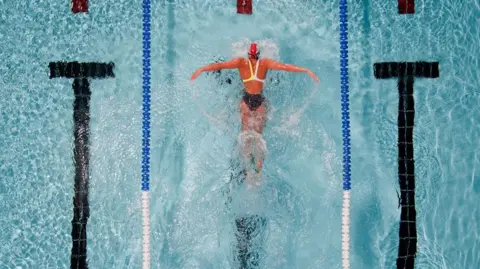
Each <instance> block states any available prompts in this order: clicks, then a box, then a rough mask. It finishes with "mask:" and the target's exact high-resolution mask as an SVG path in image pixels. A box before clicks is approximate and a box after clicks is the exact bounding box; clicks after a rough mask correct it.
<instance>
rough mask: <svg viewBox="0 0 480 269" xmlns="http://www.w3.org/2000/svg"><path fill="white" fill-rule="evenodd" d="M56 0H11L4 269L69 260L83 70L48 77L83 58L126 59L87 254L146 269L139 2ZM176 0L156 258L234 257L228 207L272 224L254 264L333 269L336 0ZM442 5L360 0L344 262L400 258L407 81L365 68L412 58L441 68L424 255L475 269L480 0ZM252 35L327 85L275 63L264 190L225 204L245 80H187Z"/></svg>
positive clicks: (97, 95) (5, 46) (422, 164)
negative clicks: (247, 8) (238, 8)
mask: <svg viewBox="0 0 480 269" xmlns="http://www.w3.org/2000/svg"><path fill="white" fill-rule="evenodd" d="M56 2H57V3H54V2H50V1H30V4H23V3H15V2H12V1H9V2H8V3H7V2H5V1H2V2H0V10H1V11H2V12H0V47H1V50H0V59H1V60H2V65H0V97H1V100H2V101H0V113H1V121H0V130H1V131H0V145H1V147H2V149H3V150H2V151H1V153H0V175H1V176H0V178H1V180H0V204H1V206H2V214H1V217H0V253H1V255H0V268H65V267H68V266H69V262H70V261H69V259H70V250H71V235H70V233H71V219H72V197H73V175H74V169H73V165H72V164H73V163H72V150H73V137H72V131H73V117H72V102H73V93H72V88H71V83H72V81H71V80H68V79H52V80H50V79H48V63H49V62H51V61H73V60H78V61H82V62H88V61H101V62H109V61H113V62H114V63H115V66H116V67H115V74H116V77H115V78H114V79H105V80H92V82H91V89H92V101H91V118H92V120H91V123H90V126H91V143H92V145H91V158H90V159H91V162H90V163H91V180H90V182H91V184H90V194H89V199H90V213H91V217H90V219H89V222H88V226H87V228H88V261H89V265H90V268H140V267H141V260H142V256H141V228H142V227H141V211H140V187H141V178H140V166H141V165H140V163H141V159H140V156H141V155H140V154H141V102H142V97H141V56H142V55H141V46H142V44H141V40H142V36H141V17H142V9H141V3H140V2H138V1H137V2H138V3H136V4H132V3H131V2H130V1H125V0H124V1H114V0H107V1H102V2H101V3H100V2H99V1H90V4H89V5H90V13H89V14H88V15H84V14H79V15H73V14H72V13H71V12H70V7H69V6H68V4H67V2H65V1H63V2H62V1H56ZM175 2H176V4H173V5H172V4H166V2H165V1H158V2H154V3H153V6H152V18H153V20H152V122H153V124H152V141H151V145H152V151H151V152H152V156H151V157H152V158H151V165H152V170H151V192H150V195H151V221H152V223H151V227H152V237H151V242H152V249H151V253H152V268H162V269H163V268H172V269H173V268H185V269H188V268H202V269H203V268H230V265H231V261H232V257H233V254H232V252H233V243H234V236H233V226H232V225H233V219H232V212H233V213H235V211H245V210H255V211H259V212H262V213H263V214H265V215H266V216H267V217H268V224H267V228H266V231H265V233H264V236H263V241H264V242H263V257H262V258H263V259H262V260H263V264H262V268H289V269H290V268H302V269H304V268H307V269H308V268H341V263H340V258H341V234H340V220H341V195H342V193H341V191H342V190H341V187H342V173H341V171H342V166H341V160H342V155H341V154H342V144H341V142H342V137H341V121H340V119H341V115H340V83H339V82H340V79H339V45H338V43H339V42H338V31H339V29H338V21H339V18H338V1H296V4H292V2H291V1H278V0H277V1H273V0H265V1H261V2H260V3H258V4H256V5H255V9H254V12H255V14H254V15H253V16H239V15H236V14H235V3H234V2H235V1H220V0H216V1H213V0H210V1H175ZM352 2H353V1H352ZM440 2H441V1H416V12H417V13H416V15H414V16H400V15H397V9H396V1H363V2H362V3H349V4H350V6H349V27H350V32H349V39H350V46H349V51H350V53H349V55H350V61H349V63H350V69H349V70H350V85H351V87H350V91H351V96H350V97H351V98H350V103H351V106H350V107H351V128H352V131H351V133H352V208H351V210H352V211H351V220H352V222H351V268H353V269H357V268H358V269H360V268H393V267H394V266H395V258H396V255H397V244H398V221H399V214H400V210H399V209H398V208H397V205H398V200H397V196H396V192H395V190H396V189H398V183H397V182H398V176H397V174H396V173H397V167H396V166H397V154H398V153H397V145H396V139H397V138H396V136H397V129H396V117H397V105H398V103H397V102H398V93H397V90H396V81H394V80H391V81H378V80H375V79H374V78H373V72H372V65H373V63H374V62H379V61H419V60H423V61H439V62H440V77H439V78H438V79H418V80H416V81H415V98H416V118H415V120H416V122H415V124H416V127H415V133H414V139H415V158H416V182H417V188H416V191H417V196H416V199H417V214H418V215H417V221H418V224H417V228H418V239H419V241H418V254H417V259H416V265H417V267H418V268H426V269H437V268H448V269H463V268H479V267H480V256H479V253H480V250H479V243H480V239H479V235H478V231H479V230H480V227H479V221H478V219H480V211H479V210H478V208H477V205H478V204H479V202H480V178H479V176H478V173H477V172H476V165H477V164H478V163H479V159H478V157H477V154H476V152H477V151H478V148H479V143H478V141H477V139H476V138H477V137H478V132H479V129H478V128H477V126H476V123H477V122H478V119H480V115H479V110H478V108H477V107H478V103H479V100H480V99H479V95H478V93H477V91H476V90H477V89H478V86H479V83H478V80H479V78H480V75H479V73H478V70H479V68H480V66H479V62H478V59H477V58H478V55H479V54H480V49H479V46H478V41H479V40H480V34H479V30H478V28H477V27H476V25H477V24H478V18H479V14H480V7H479V5H478V3H477V2H475V1H452V0H451V1H448V2H445V1H444V2H443V3H440ZM242 37H247V38H250V39H252V40H258V39H265V38H271V39H273V40H274V41H275V42H276V43H277V44H278V45H279V48H280V59H281V60H282V61H285V62H289V63H293V64H297V65H302V66H306V67H309V68H311V69H312V70H313V71H314V72H316V73H317V74H318V75H319V77H320V79H321V84H320V88H319V90H318V92H316V93H314V94H313V95H312V83H311V82H310V80H309V78H308V77H307V76H305V75H303V74H282V75H281V76H280V77H279V78H280V83H279V84H278V85H270V86H268V87H267V89H266V93H265V94H266V97H267V98H268V100H269V102H270V103H271V106H272V108H273V112H272V114H271V119H270V121H269V123H268V125H267V127H266V129H265V135H264V137H265V140H266V142H267V146H268V150H269V154H268V156H267V159H266V162H265V171H264V177H265V182H266V184H265V185H264V187H262V188H261V189H259V190H257V191H256V192H250V193H247V192H245V191H243V190H238V191H236V192H234V193H233V194H234V196H235V199H234V203H233V205H234V206H233V207H232V209H231V210H228V209H227V208H226V206H225V201H226V197H225V195H224V192H223V190H224V187H225V185H226V182H227V181H228V180H229V174H230V172H229V163H230V159H231V156H232V150H233V147H234V143H235V141H236V138H237V133H236V130H238V128H239V123H238V119H237V116H236V110H235V106H236V104H237V102H238V98H239V88H238V87H237V84H235V83H236V81H234V84H233V85H231V86H230V85H226V86H218V85H217V84H216V82H215V81H214V80H213V79H212V78H211V77H207V76H203V75H202V77H201V78H199V79H198V81H196V82H195V83H194V84H191V83H190V82H189V81H188V78H189V77H190V75H191V73H192V72H193V71H194V70H195V69H196V68H197V67H199V66H200V65H203V64H206V63H208V62H211V61H212V60H213V59H214V58H216V57H218V56H224V57H230V56H231V44H232V43H233V42H236V41H238V40H240V39H241V38H242ZM305 103H307V104H308V105H307V106H304V104H305ZM199 104H200V105H199ZM201 107H203V109H205V111H206V112H208V113H209V114H211V115H214V116H215V117H216V118H218V119H220V123H217V122H214V121H212V120H209V119H208V118H207V117H205V115H204V114H203V113H201V112H200V111H201ZM302 108H305V110H304V111H303V113H296V112H297V111H298V110H300V109H302ZM291 114H293V115H294V116H293V117H289V115H291ZM225 123H226V124H225Z"/></svg>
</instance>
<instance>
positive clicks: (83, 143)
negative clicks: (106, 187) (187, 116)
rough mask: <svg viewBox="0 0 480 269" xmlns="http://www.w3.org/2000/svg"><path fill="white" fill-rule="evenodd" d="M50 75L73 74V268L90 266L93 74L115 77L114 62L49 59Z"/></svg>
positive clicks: (71, 259)
mask: <svg viewBox="0 0 480 269" xmlns="http://www.w3.org/2000/svg"><path fill="white" fill-rule="evenodd" d="M48 66H49V68H50V79H52V78H61V77H63V78H73V85H72V87H73V92H74V95H75V99H74V101H73V119H74V131H73V136H74V139H75V142H74V143H75V148H74V150H73V156H74V162H75V163H74V164H75V185H74V197H73V219H72V253H71V256H70V268H71V269H87V268H88V264H87V221H88V217H89V216H90V207H89V205H88V180H89V157H90V155H89V134H90V98H91V95H92V92H91V91H90V82H89V80H88V79H90V78H107V77H115V75H114V73H113V67H114V64H113V63H108V64H106V63H78V62H51V63H49V65H48Z"/></svg>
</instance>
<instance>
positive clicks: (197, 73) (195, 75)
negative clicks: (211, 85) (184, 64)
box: [190, 68, 203, 81]
mask: <svg viewBox="0 0 480 269" xmlns="http://www.w3.org/2000/svg"><path fill="white" fill-rule="evenodd" d="M202 72H203V68H199V69H197V71H195V73H193V75H192V77H191V78H190V81H194V80H195V79H196V78H197V77H198V76H200V74H201V73H202Z"/></svg>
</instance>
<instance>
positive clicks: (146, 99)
mask: <svg viewBox="0 0 480 269" xmlns="http://www.w3.org/2000/svg"><path fill="white" fill-rule="evenodd" d="M142 78H143V87H142V88H143V121H142V124H143V127H142V129H143V134H142V146H143V149H142V190H143V191H148V190H149V189H150V186H149V185H150V0H143V77H142Z"/></svg>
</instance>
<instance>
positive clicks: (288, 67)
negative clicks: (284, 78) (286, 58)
mask: <svg viewBox="0 0 480 269" xmlns="http://www.w3.org/2000/svg"><path fill="white" fill-rule="evenodd" d="M267 67H268V69H270V70H279V71H287V72H305V73H307V74H308V75H309V76H310V77H311V78H312V79H313V80H315V81H316V82H319V81H320V80H319V79H318V77H317V76H316V75H315V73H313V72H312V71H311V70H310V69H307V68H303V67H300V66H296V65H293V64H284V63H280V62H277V61H274V60H272V59H267Z"/></svg>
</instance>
